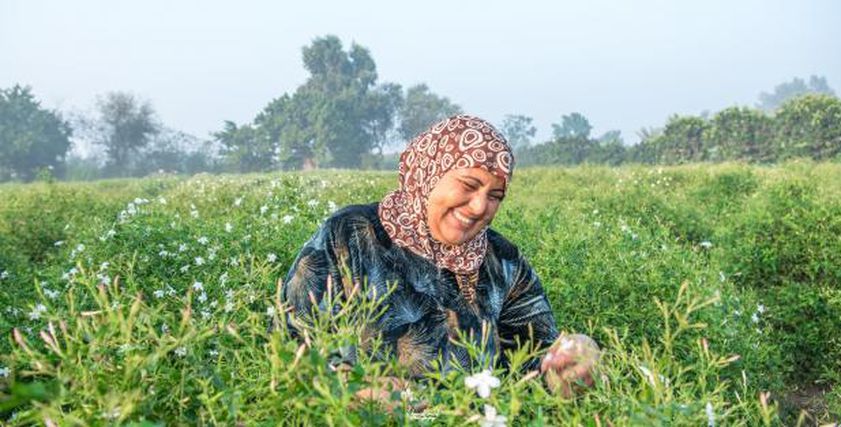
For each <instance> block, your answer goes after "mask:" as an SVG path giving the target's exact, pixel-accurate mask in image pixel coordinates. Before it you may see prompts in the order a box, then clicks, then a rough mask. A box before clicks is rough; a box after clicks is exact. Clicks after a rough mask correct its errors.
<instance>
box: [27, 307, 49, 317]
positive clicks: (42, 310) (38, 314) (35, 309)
mask: <svg viewBox="0 0 841 427" xmlns="http://www.w3.org/2000/svg"><path fill="white" fill-rule="evenodd" d="M46 312H47V307H46V306H44V304H38V305H36V306H35V307H33V308H32V311H30V312H29V320H38V319H40V318H41V315H42V314H44V313H46Z"/></svg>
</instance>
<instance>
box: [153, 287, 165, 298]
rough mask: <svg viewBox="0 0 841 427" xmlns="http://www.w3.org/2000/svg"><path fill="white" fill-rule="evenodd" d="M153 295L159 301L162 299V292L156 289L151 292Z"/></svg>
mask: <svg viewBox="0 0 841 427" xmlns="http://www.w3.org/2000/svg"><path fill="white" fill-rule="evenodd" d="M153 295H155V298H158V299H161V298H163V297H164V290H163V289H158V290H157V291H155V292H153Z"/></svg>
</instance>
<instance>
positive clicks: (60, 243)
mask: <svg viewBox="0 0 841 427" xmlns="http://www.w3.org/2000/svg"><path fill="white" fill-rule="evenodd" d="M63 244H64V240H58V241H56V242H55V243H53V246H61V245H63Z"/></svg>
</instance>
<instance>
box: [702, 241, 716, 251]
mask: <svg viewBox="0 0 841 427" xmlns="http://www.w3.org/2000/svg"><path fill="white" fill-rule="evenodd" d="M700 246H701V247H702V248H704V249H709V248H711V247H713V244H712V242H710V241H709V240H704V241H703V242H701V243H700Z"/></svg>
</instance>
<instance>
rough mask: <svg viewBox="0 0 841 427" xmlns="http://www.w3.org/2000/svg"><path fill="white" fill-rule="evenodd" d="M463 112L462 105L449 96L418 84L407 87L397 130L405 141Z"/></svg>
mask: <svg viewBox="0 0 841 427" xmlns="http://www.w3.org/2000/svg"><path fill="white" fill-rule="evenodd" d="M461 112H462V110H461V107H460V106H459V105H458V104H454V103H452V102H451V101H450V100H449V98H447V97H443V96H438V95H436V94H434V93H433V92H431V91H430V90H429V87H428V86H427V85H425V84H418V85H415V86H412V87H410V88H408V89H406V97H405V101H404V103H403V106H402V108H401V109H400V125H399V127H398V128H397V131H398V133H399V134H400V136H401V137H402V138H403V140H404V141H409V140H411V139H412V138H414V137H415V136H417V135H418V134H420V133H421V132H423V131H425V130H427V129H428V128H429V127H430V126H432V125H433V124H434V123H436V122H438V121H440V120H443V119H446V118H447V117H450V116H454V115H456V114H460V113H461Z"/></svg>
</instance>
